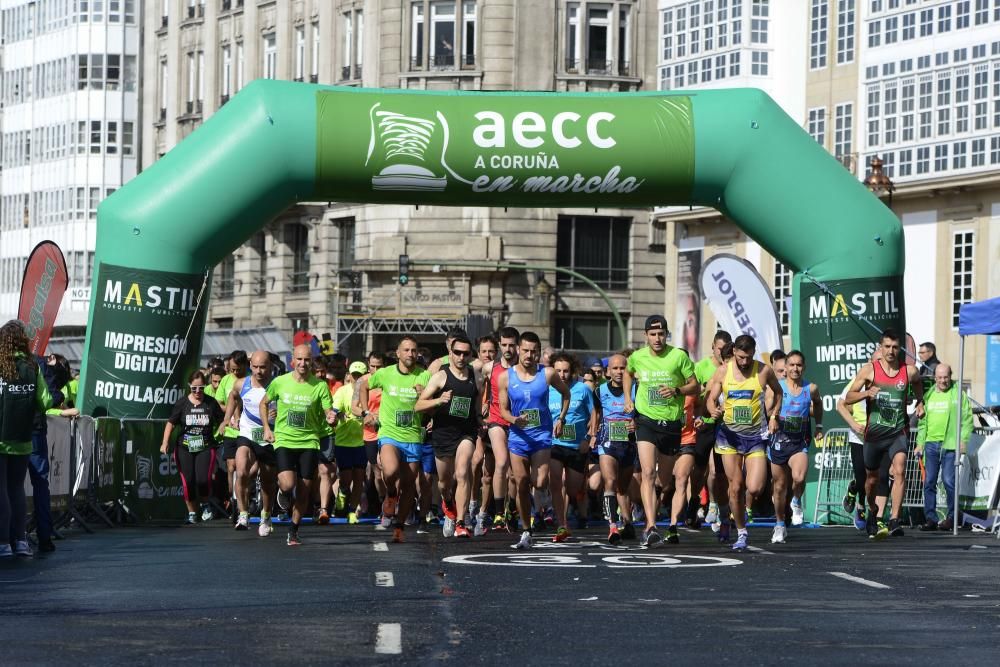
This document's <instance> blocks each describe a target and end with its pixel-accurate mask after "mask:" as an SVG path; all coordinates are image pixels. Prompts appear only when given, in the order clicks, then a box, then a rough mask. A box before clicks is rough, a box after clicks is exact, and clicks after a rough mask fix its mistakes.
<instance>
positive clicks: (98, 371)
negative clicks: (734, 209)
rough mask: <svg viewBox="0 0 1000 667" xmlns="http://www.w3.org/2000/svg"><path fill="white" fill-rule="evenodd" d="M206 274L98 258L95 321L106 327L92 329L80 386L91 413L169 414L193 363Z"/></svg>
mask: <svg viewBox="0 0 1000 667" xmlns="http://www.w3.org/2000/svg"><path fill="white" fill-rule="evenodd" d="M203 280H204V276H202V275H200V274H188V273H168V272H165V271H147V270H143V269H135V268H124V267H120V266H114V265H111V264H101V266H100V268H99V269H98V274H97V282H96V283H95V289H97V290H98V294H97V297H98V298H97V300H96V304H95V312H94V313H93V327H94V330H95V331H101V332H103V333H102V334H101V336H100V337H97V336H94V337H91V340H90V349H89V350H88V351H87V354H88V359H89V361H88V364H89V365H88V370H87V376H86V382H87V384H86V386H85V388H84V392H85V394H86V396H87V397H88V399H87V401H88V404H89V405H90V406H92V410H91V411H92V412H93V413H94V414H95V415H97V416H102V415H115V416H117V417H153V418H166V417H167V416H169V414H170V407H171V406H172V405H173V404H174V402H176V401H177V399H178V398H180V397H181V396H183V395H184V394H185V393H187V390H186V385H187V377H188V374H189V373H190V372H191V371H193V370H195V369H196V368H197V367H198V356H197V352H198V349H197V348H198V342H199V341H200V340H201V337H202V334H203V333H204V328H205V325H204V321H205V320H204V318H203V317H194V315H195V311H196V310H197V307H198V304H197V298H198V293H199V291H200V289H201V285H202V282H203ZM192 321H193V322H194V324H193V326H192ZM189 326H191V331H190V333H189V332H188V327H189ZM150 410H152V412H150Z"/></svg>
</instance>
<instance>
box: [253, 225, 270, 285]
mask: <svg viewBox="0 0 1000 667" xmlns="http://www.w3.org/2000/svg"><path fill="white" fill-rule="evenodd" d="M264 241H265V240H264V232H257V233H256V234H254V235H253V236H251V237H250V241H249V245H250V249H251V250H252V251H253V253H254V257H255V259H254V260H253V262H252V264H251V266H252V267H253V270H252V271H251V274H252V275H254V276H256V278H255V282H256V284H255V285H253V293H254V295H256V296H260V295H261V294H264V293H265V292H266V286H267V251H266V250H265V247H264Z"/></svg>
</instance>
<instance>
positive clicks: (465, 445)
mask: <svg viewBox="0 0 1000 667" xmlns="http://www.w3.org/2000/svg"><path fill="white" fill-rule="evenodd" d="M472 355H473V352H472V342H471V341H470V340H469V339H468V337H467V336H465V335H464V333H456V334H455V335H454V336H453V337H452V339H451V351H450V352H449V359H448V363H447V364H443V365H440V366H441V370H439V371H437V372H436V373H434V374H433V375H431V376H430V379H429V381H428V382H427V386H426V387H424V390H423V392H422V393H421V395H420V398H419V399H418V400H417V404H416V407H415V409H416V410H417V411H418V412H426V413H429V414H430V417H431V418H432V419H433V420H434V428H433V430H432V432H431V443H432V444H433V447H434V459H435V461H436V464H437V475H438V489H439V490H440V492H441V513H442V514H443V515H444V526H443V529H442V532H443V534H444V536H445V537H452V536H454V537H468V536H469V531H468V529H467V527H466V525H465V519H466V512H467V511H468V509H469V499H470V498H471V497H472V453H473V449H474V447H475V445H474V442H475V440H476V434H477V433H478V432H479V415H478V414H477V412H476V410H477V408H478V406H479V405H480V400H479V390H478V385H479V383H478V380H477V378H476V377H475V372H474V371H473V370H472V368H471V363H470V362H471V360H472Z"/></svg>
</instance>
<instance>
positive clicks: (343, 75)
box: [340, 65, 351, 81]
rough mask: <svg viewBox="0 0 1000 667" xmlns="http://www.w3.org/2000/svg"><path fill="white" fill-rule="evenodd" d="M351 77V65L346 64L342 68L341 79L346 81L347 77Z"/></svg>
mask: <svg viewBox="0 0 1000 667" xmlns="http://www.w3.org/2000/svg"><path fill="white" fill-rule="evenodd" d="M350 78H351V66H350V65H344V66H343V67H341V68H340V80H341V81H346V80H347V79H350Z"/></svg>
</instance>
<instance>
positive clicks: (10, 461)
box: [0, 320, 52, 558]
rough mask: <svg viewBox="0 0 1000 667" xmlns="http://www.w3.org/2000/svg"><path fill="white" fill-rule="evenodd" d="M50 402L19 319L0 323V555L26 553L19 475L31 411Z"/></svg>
mask: <svg viewBox="0 0 1000 667" xmlns="http://www.w3.org/2000/svg"><path fill="white" fill-rule="evenodd" d="M50 405H52V397H51V396H49V390H48V387H47V386H46V384H45V379H44V377H43V375H42V371H41V369H39V367H38V364H36V363H35V362H34V361H33V359H32V357H31V354H30V352H29V348H28V335H27V333H25V329H24V324H22V323H21V322H20V321H19V320H10V321H9V322H7V323H6V324H4V325H3V326H2V327H0V558H5V557H6V558H9V557H11V556H12V555H14V554H17V555H18V556H25V557H30V556H31V555H32V553H31V547H30V546H29V545H28V536H27V534H26V533H25V524H26V521H27V514H28V508H27V502H26V500H25V497H24V477H25V475H27V473H28V457H29V456H30V455H31V432H32V429H33V426H34V420H35V415H37V414H38V413H43V412H45V410H47V409H48V408H49V406H50Z"/></svg>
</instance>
